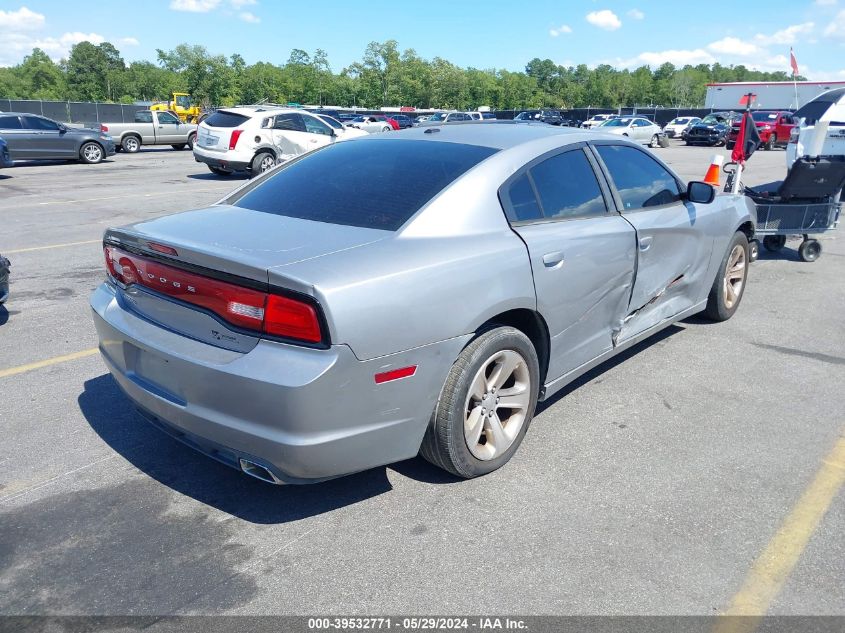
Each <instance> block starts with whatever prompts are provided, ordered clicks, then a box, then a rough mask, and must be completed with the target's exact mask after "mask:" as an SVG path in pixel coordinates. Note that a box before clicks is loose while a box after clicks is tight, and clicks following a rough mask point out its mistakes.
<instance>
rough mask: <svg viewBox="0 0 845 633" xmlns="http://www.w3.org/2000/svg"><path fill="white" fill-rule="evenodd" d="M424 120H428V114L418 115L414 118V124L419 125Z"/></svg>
mask: <svg viewBox="0 0 845 633" xmlns="http://www.w3.org/2000/svg"><path fill="white" fill-rule="evenodd" d="M423 121H428V115H425V114H421V115H420V116H418V117H417V118H416V119H414V125H415V126H416V125H419V124H420V123H422V122H423Z"/></svg>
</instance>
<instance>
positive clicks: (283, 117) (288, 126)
mask: <svg viewBox="0 0 845 633" xmlns="http://www.w3.org/2000/svg"><path fill="white" fill-rule="evenodd" d="M302 118H303V117H302V115H301V114H277V115H276V122H275V123H274V124H273V129H274V130H289V131H291V132H304V131H305V123H304V122H303V120H302Z"/></svg>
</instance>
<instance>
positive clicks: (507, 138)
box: [383, 121, 606, 150]
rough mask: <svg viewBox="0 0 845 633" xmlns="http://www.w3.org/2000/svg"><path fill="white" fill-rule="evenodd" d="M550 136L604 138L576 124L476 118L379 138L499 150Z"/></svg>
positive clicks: (568, 139)
mask: <svg viewBox="0 0 845 633" xmlns="http://www.w3.org/2000/svg"><path fill="white" fill-rule="evenodd" d="M551 136H565V137H566V142H568V143H578V142H581V141H588V140H594V139H598V138H606V137H605V136H604V135H602V136H599V135H598V134H597V133H595V132H590V131H589V130H581V129H579V128H570V127H558V126H553V125H547V124H545V123H520V122H518V121H517V122H514V121H490V122H486V123H482V122H480V121H462V122H459V123H446V124H443V125H431V126H428V127H418V128H409V129H407V130H402V131H401V132H395V133H393V134H389V135H384V137H383V138H385V139H390V138H396V139H400V138H401V139H415V140H421V141H443V142H449V143H461V144H464V145H478V146H481V147H491V148H494V149H500V150H502V149H509V148H511V147H516V146H518V145H523V144H526V143H531V142H532V141H535V140H541V139H545V138H549V137H551Z"/></svg>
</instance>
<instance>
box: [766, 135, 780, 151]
mask: <svg viewBox="0 0 845 633" xmlns="http://www.w3.org/2000/svg"><path fill="white" fill-rule="evenodd" d="M777 142H778V136H777V134H775V133H774V132H773V133H772V135H771V136H770V137H769V140H768V141H766V149H767V150H768V151H772V150H773V149H774V148H775V145H777Z"/></svg>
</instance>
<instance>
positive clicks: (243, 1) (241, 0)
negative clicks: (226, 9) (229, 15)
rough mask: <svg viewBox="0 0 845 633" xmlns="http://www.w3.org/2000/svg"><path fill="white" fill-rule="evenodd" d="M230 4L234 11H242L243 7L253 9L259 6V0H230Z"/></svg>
mask: <svg viewBox="0 0 845 633" xmlns="http://www.w3.org/2000/svg"><path fill="white" fill-rule="evenodd" d="M229 3H230V4H231V5H232V7H233V8H234V9H242V8H243V7H252V6H255V5H256V4H258V1H257V0H229Z"/></svg>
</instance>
